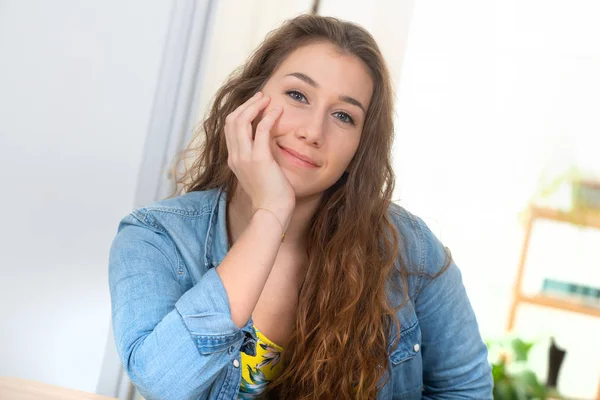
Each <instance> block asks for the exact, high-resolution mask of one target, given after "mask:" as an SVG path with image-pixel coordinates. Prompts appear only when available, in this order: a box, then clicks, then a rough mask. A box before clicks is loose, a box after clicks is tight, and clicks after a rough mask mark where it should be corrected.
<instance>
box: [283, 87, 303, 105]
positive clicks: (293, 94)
mask: <svg viewBox="0 0 600 400" xmlns="http://www.w3.org/2000/svg"><path fill="white" fill-rule="evenodd" d="M285 94H287V95H288V96H290V97H291V98H292V99H294V100H296V101H299V102H301V103H306V104H308V100H306V96H304V95H303V94H302V93H300V92H299V91H297V90H288V91H287V92H285ZM302 99H304V101H302Z"/></svg>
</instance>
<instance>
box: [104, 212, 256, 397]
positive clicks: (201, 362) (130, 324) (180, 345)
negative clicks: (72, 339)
mask: <svg viewBox="0 0 600 400" xmlns="http://www.w3.org/2000/svg"><path fill="white" fill-rule="evenodd" d="M134 215H135V216H134ZM179 263H181V261H180V260H179V254H178V251H177V249H175V246H174V244H173V242H172V240H171V239H170V238H169V237H168V236H167V235H165V234H164V233H163V232H161V231H160V229H158V228H156V227H155V226H153V225H152V224H149V223H147V220H146V216H145V214H139V215H136V214H130V215H129V216H127V217H125V218H124V219H123V220H122V221H121V223H120V225H119V229H118V233H117V236H116V237H115V239H114V241H113V243H112V246H111V249H110V256H109V288H110V295H111V305H112V321H113V328H114V336H115V341H116V346H117V351H118V353H119V356H120V358H121V361H122V363H123V366H124V368H125V370H126V371H127V373H128V375H129V377H130V378H131V381H132V382H133V384H134V385H135V386H136V388H137V389H138V391H139V392H140V393H141V394H142V396H144V397H145V398H146V399H147V400H151V399H167V398H169V399H197V398H198V397H205V396H206V394H207V393H208V391H209V390H210V388H211V385H212V383H213V382H214V380H215V378H216V377H217V375H218V373H219V372H220V371H221V370H222V369H223V368H225V367H226V366H227V364H228V363H229V364H231V363H232V361H233V359H234V358H235V357H236V356H237V355H238V354H239V349H240V347H241V345H242V342H243V339H244V332H243V331H242V330H241V329H240V328H238V327H237V326H236V325H235V324H234V323H233V321H232V319H231V313H230V309H229V301H228V298H227V293H226V291H225V288H224V286H223V284H222V281H221V280H220V278H219V276H218V275H217V273H216V271H215V269H214V268H212V269H209V270H208V271H207V272H206V273H205V274H204V275H203V277H202V279H201V280H200V281H199V282H198V283H197V284H196V285H195V286H194V287H192V288H191V289H189V290H187V291H185V292H184V290H183V289H182V286H181V285H180V283H179V271H180V269H179V268H180V265H179ZM249 323H251V322H250V321H249ZM234 350H236V351H234Z"/></svg>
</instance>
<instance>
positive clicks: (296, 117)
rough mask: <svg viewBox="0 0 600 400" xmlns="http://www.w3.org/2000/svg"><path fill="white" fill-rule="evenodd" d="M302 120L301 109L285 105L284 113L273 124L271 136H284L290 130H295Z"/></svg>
mask: <svg viewBox="0 0 600 400" xmlns="http://www.w3.org/2000/svg"><path fill="white" fill-rule="evenodd" d="M300 122H301V118H300V113H299V110H296V109H294V107H286V106H283V114H281V117H279V119H278V120H277V122H275V124H274V125H273V129H272V130H271V136H273V137H277V136H284V135H287V134H288V133H290V132H294V130H295V128H296V127H297V126H298V124H300Z"/></svg>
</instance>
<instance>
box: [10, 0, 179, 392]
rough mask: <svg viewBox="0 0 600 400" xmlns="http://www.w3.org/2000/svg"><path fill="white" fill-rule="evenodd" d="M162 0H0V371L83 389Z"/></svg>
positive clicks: (158, 46)
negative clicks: (0, 326) (0, 322)
mask: <svg viewBox="0 0 600 400" xmlns="http://www.w3.org/2000/svg"><path fill="white" fill-rule="evenodd" d="M170 10H171V3H170V2H169V1H159V0H154V1H148V0H129V1H126V2H123V1H118V0H110V1H108V0H103V1H94V2H88V1H78V0H60V1H59V0H55V1H52V2H48V1H43V0H38V1H34V0H26V1H24V0H12V1H10V0H3V1H0V179H1V182H2V195H1V196H0V205H1V209H2V229H0V247H1V251H0V269H1V279H0V318H1V319H2V328H1V329H0V354H1V356H0V375H6V376H16V377H21V378H27V379H34V380H38V381H42V382H47V383H51V384H56V385H60V386H64V387H70V388H75V389H80V390H85V391H89V392H93V391H94V390H95V388H96V384H97V381H98V376H99V373H100V367H101V363H102V357H103V355H104V350H105V344H106V338H107V334H108V324H109V320H110V298H109V293H108V282H107V281H108V278H107V257H108V249H109V246H110V243H111V241H112V239H113V237H114V235H115V233H116V228H117V223H118V221H119V220H120V219H121V218H122V217H123V216H124V215H125V214H126V213H128V212H129V211H130V209H131V207H132V205H133V199H134V192H135V189H136V182H137V177H138V169H139V164H140V160H141V157H142V150H143V143H144V140H145V135H146V126H147V123H148V120H149V113H150V110H151V106H152V101H153V95H154V91H155V86H156V80H157V76H158V72H159V67H160V62H161V56H162V52H163V44H164V39H165V34H166V30H167V23H168V21H169V15H170Z"/></svg>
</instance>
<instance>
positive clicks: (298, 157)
mask: <svg viewBox="0 0 600 400" xmlns="http://www.w3.org/2000/svg"><path fill="white" fill-rule="evenodd" d="M278 147H279V148H280V149H281V152H282V153H283V155H284V156H285V157H286V158H287V159H288V160H290V161H291V162H292V163H293V164H295V165H297V166H300V167H307V168H318V167H319V165H318V163H317V162H316V161H315V160H313V159H312V158H310V157H308V156H306V155H304V154H301V153H298V152H296V151H294V150H292V149H289V148H287V147H282V146H279V145H278Z"/></svg>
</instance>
